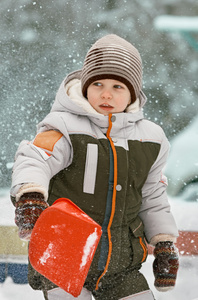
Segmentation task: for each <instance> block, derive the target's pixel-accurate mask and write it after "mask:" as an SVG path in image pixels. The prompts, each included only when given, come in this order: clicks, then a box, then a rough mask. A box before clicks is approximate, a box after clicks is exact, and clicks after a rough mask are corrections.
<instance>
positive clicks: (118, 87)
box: [114, 84, 122, 89]
mask: <svg viewBox="0 0 198 300" xmlns="http://www.w3.org/2000/svg"><path fill="white" fill-rule="evenodd" d="M114 88H116V89H122V86H121V85H119V84H115V85H114Z"/></svg>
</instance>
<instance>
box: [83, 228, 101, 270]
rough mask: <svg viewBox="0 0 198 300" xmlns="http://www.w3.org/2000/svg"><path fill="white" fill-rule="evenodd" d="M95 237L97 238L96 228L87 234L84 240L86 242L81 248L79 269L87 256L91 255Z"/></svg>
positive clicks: (84, 263) (86, 259) (85, 261)
mask: <svg viewBox="0 0 198 300" xmlns="http://www.w3.org/2000/svg"><path fill="white" fill-rule="evenodd" d="M97 239H98V234H97V228H95V231H94V232H93V233H91V234H90V235H89V236H88V238H87V240H86V244H85V246H84V248H83V256H82V261H81V264H80V269H81V268H83V267H84V266H85V265H86V264H87V261H88V258H89V257H90V256H91V257H92V255H93V252H94V250H95V244H96V241H97Z"/></svg>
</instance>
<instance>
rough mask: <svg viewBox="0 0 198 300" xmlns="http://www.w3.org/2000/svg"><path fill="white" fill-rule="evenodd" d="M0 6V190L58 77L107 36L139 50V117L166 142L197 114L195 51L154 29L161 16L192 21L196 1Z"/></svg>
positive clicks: (175, 35) (25, 0)
mask: <svg viewBox="0 0 198 300" xmlns="http://www.w3.org/2000/svg"><path fill="white" fill-rule="evenodd" d="M0 3H1V9H0V61H1V65H0V76H1V80H0V105H1V106H0V107H1V118H0V170H1V171H0V187H7V186H10V178H11V167H12V163H13V161H14V154H15V152H16V150H17V147H18V145H19V143H20V141H21V140H22V139H31V138H32V137H33V136H34V135H35V132H36V124H37V123H38V122H39V121H41V120H42V119H43V117H44V116H45V115H46V114H47V113H48V112H49V110H50V108H51V105H52V103H53V101H54V97H55V94H56V92H57V89H58V87H59V85H60V83H61V81H62V80H63V78H64V77H65V76H66V75H67V74H68V73H69V72H71V71H73V70H76V69H80V68H81V67H82V63H83V60H84V57H85V55H86V52H87V51H88V49H89V48H90V46H91V44H92V43H94V42H95V40H97V39H98V38H100V37H102V36H103V35H105V34H109V33H115V34H118V35H120V36H122V37H123V38H125V39H127V40H128V41H130V42H131V43H132V44H134V45H135V47H136V48H138V50H139V51H140V53H141V56H142V60H143V67H144V86H143V89H144V92H145V94H146V95H147V97H148V102H147V105H146V107H145V109H144V113H145V116H146V118H148V119H151V120H152V121H154V122H156V123H158V124H160V125H161V126H162V127H163V129H164V131H165V133H166V134H167V136H168V138H169V139H171V138H173V137H174V136H175V135H177V133H178V132H180V131H181V130H182V129H183V128H184V127H186V126H187V124H189V123H191V121H192V119H193V118H194V117H195V116H196V114H197V111H198V101H197V95H198V82H197V70H198V59H197V57H198V47H197V49H195V48H193V47H192V46H191V45H189V43H188V41H187V40H186V39H185V37H184V35H182V34H181V32H178V31H174V30H173V31H171V30H170V31H168V32H165V31H160V30H158V29H157V28H156V26H155V19H156V18H157V17H159V16H162V15H169V16H187V17H195V16H197V15H198V3H197V1H196V0H186V1H185V0H161V1H158V0H144V1H139V0H122V1H119V0H86V1H85V0H73V1H65V0H54V1H53V0H52V1H45V0H39V1H31V0H18V1H13V0H1V1H0ZM167 25H168V24H167ZM193 35H194V38H196V37H198V34H197V33H196V32H194V33H193ZM197 42H198V39H197Z"/></svg>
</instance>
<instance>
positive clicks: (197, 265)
mask: <svg viewBox="0 0 198 300" xmlns="http://www.w3.org/2000/svg"><path fill="white" fill-rule="evenodd" d="M0 201H1V210H0V225H10V226H13V225H14V207H13V206H12V204H11V201H10V200H9V191H8V189H3V190H0ZM170 202H171V207H172V212H173V214H174V216H175V219H176V223H177V225H178V228H179V229H180V230H181V229H183V230H194V231H197V230H198V224H197V220H196V219H197V215H196V214H195V213H194V212H195V210H197V203H196V202H192V203H190V202H186V201H183V200H182V199H177V198H171V199H170ZM184 212H185V218H184ZM186 216H187V217H186ZM92 240H94V237H93V236H92V237H90V239H89V241H88V242H87V243H86V245H85V254H87V253H88V252H87V251H89V246H90V244H91V243H92ZM153 259H154V258H153V256H152V255H149V256H148V259H147V261H146V263H145V264H143V267H142V272H143V274H144V275H145V276H146V278H147V280H148V283H149V286H150V288H151V290H152V291H153V293H154V295H155V297H156V300H167V299H168V300H198V287H197V279H198V256H181V257H180V268H179V272H178V278H177V283H176V287H175V288H174V289H173V290H171V291H169V292H164V293H162V292H158V291H157V290H156V289H155V287H154V284H153V282H154V276H153V272H152V263H153ZM85 260H86V257H85ZM27 295H28V300H35V299H37V300H44V297H43V294H42V292H41V291H35V290H33V289H32V288H31V287H30V286H29V285H28V284H24V285H20V284H14V283H13V281H12V279H11V278H10V277H7V279H6V281H5V282H4V283H3V284H0V299H1V300H11V299H12V300H13V299H15V300H26V299H27Z"/></svg>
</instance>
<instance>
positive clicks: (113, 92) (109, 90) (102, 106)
mask: <svg viewBox="0 0 198 300" xmlns="http://www.w3.org/2000/svg"><path fill="white" fill-rule="evenodd" d="M87 99H88V101H89V103H90V104H91V106H92V107H93V108H94V109H95V110H96V111H97V112H99V113H100V114H103V115H105V116H106V115H108V114H110V113H119V112H123V111H124V110H125V109H126V107H127V106H128V104H130V103H131V94H130V91H129V89H128V87H127V86H126V85H125V84H124V83H122V82H120V81H118V80H114V79H101V80H98V81H94V82H93V83H91V84H90V85H89V87H88V89H87Z"/></svg>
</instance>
